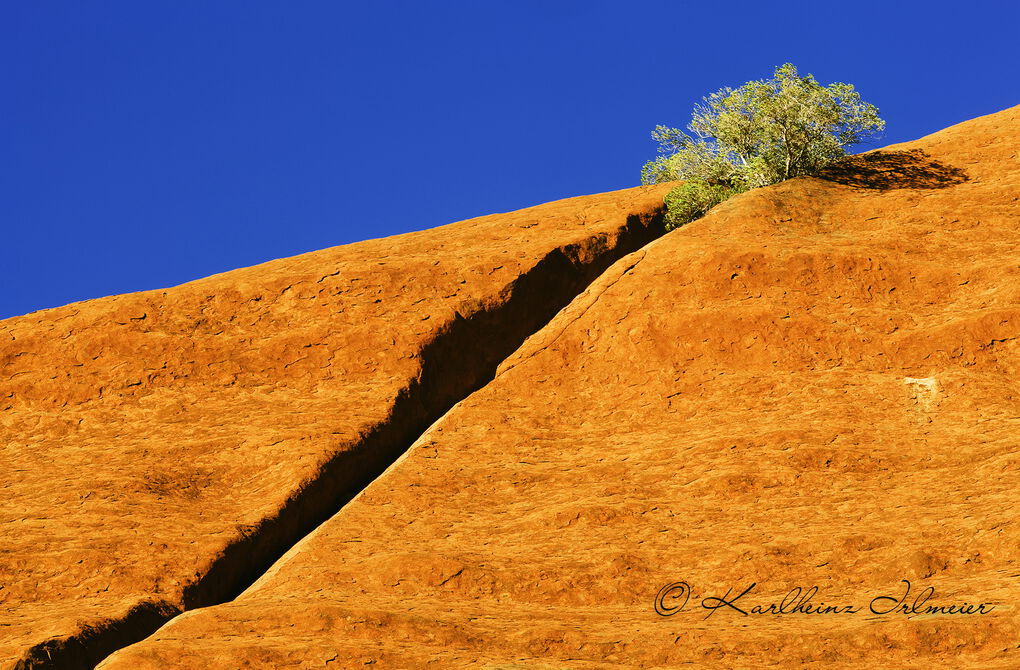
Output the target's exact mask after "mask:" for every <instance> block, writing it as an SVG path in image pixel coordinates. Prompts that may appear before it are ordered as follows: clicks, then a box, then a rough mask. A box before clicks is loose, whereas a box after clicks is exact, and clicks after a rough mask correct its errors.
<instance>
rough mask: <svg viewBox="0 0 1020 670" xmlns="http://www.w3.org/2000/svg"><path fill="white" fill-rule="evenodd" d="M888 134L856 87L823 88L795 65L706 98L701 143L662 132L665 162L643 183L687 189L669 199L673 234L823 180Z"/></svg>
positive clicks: (698, 124)
mask: <svg viewBox="0 0 1020 670" xmlns="http://www.w3.org/2000/svg"><path fill="white" fill-rule="evenodd" d="M884 127H885V122H884V121H882V119H880V118H879V117H878V109H877V108H876V107H875V106H874V105H872V104H870V103H867V102H862V101H861V99H860V96H859V95H858V94H857V92H856V91H855V90H854V87H853V86H851V85H850V84H842V83H834V84H830V85H829V86H822V85H821V84H819V83H818V82H817V81H816V80H815V78H814V77H812V76H811V75H810V74H809V75H807V76H806V77H801V76H799V75H798V74H797V68H795V67H794V66H793V65H791V64H790V63H787V64H785V65H782V66H780V67H777V68H776V70H775V74H774V76H773V77H772V79H769V80H766V81H751V82H748V83H746V84H744V85H743V86H741V87H740V88H738V89H736V90H733V89H730V88H724V89H721V90H719V91H717V92H715V93H713V94H712V95H710V96H708V97H707V98H704V104H698V105H695V108H694V114H693V117H692V119H691V122H690V124H689V125H688V128H689V129H690V131H691V133H693V135H689V134H688V133H686V132H684V131H682V130H680V129H678V128H668V127H666V126H657V127H656V128H655V130H654V131H653V132H652V138H653V139H655V140H656V141H658V142H659V144H660V146H659V153H660V154H662V155H660V156H659V157H658V158H656V159H655V160H653V161H649V162H648V163H646V164H645V166H644V168H643V169H642V170H641V182H642V183H643V184H656V183H660V182H666V181H674V180H683V181H684V182H685V183H684V184H683V185H681V186H678V187H677V188H675V189H673V190H672V191H670V193H669V195H667V196H666V208H667V214H666V222H667V228H670V229H672V228H676V227H678V226H682V225H683V224H685V223H688V222H690V221H693V220H694V219H696V218H698V217H700V216H702V215H704V214H705V212H707V211H708V210H709V209H711V208H712V207H714V206H715V205H717V204H719V203H720V202H722V201H723V200H725V199H726V198H728V197H730V196H732V195H735V194H737V193H741V192H743V191H747V190H749V189H752V188H757V187H759V186H767V185H769V184H775V183H778V182H781V181H783V180H785V179H790V178H792V177H798V176H801V175H810V174H815V173H817V172H818V171H819V170H820V169H821V168H822V167H824V166H825V165H827V164H828V163H831V162H832V161H834V160H836V159H837V158H840V157H841V156H844V155H845V154H846V148H847V147H848V146H851V145H853V144H857V143H858V142H861V141H862V140H864V139H867V138H868V137H871V136H872V135H874V134H875V133H878V132H880V131H881V130H882V129H883V128H884Z"/></svg>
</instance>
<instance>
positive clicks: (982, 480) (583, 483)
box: [50, 108, 1020, 670]
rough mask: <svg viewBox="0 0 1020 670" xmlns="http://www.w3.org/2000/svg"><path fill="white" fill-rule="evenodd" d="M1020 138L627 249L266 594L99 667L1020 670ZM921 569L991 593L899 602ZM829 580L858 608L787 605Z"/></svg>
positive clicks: (955, 588)
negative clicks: (658, 605)
mask: <svg viewBox="0 0 1020 670" xmlns="http://www.w3.org/2000/svg"><path fill="white" fill-rule="evenodd" d="M1018 151H1020V108H1012V109H1009V110H1006V111H1004V112H1001V113H999V114H994V115H991V116H987V117H983V118H979V119H975V120H973V121H970V122H967V123H964V124H961V125H959V126H955V127H953V128H950V129H947V130H945V131H942V132H940V133H936V134H935V135H932V136H929V137H926V138H924V139H922V140H919V141H917V142H913V143H909V144H906V145H900V146H897V147H891V148H890V151H886V152H881V153H879V154H878V155H877V156H875V155H872V156H870V157H864V158H858V159H855V161H854V163H853V165H850V166H848V167H844V168H839V169H835V170H833V171H831V172H830V173H829V174H828V178H827V179H816V178H799V179H795V180H792V181H790V182H787V183H783V184H780V185H777V186H774V187H770V188H766V189H760V190H756V191H752V192H749V193H746V194H744V195H742V196H739V197H737V198H734V199H732V200H730V201H728V202H727V203H724V204H723V205H722V206H720V207H718V208H717V209H716V210H713V211H712V212H711V213H710V215H709V216H707V217H705V218H704V219H702V220H699V221H697V222H695V223H693V224H691V225H689V226H687V227H685V228H682V229H680V230H677V231H674V232H672V233H670V234H669V235H667V236H665V237H663V238H662V239H659V240H658V241H655V242H653V243H651V244H649V245H647V246H646V247H644V248H643V249H641V250H640V251H638V252H636V253H634V254H632V255H630V256H627V257H626V258H624V259H622V260H620V261H619V262H617V263H616V264H615V265H613V266H612V267H611V268H609V270H608V271H606V272H605V273H604V274H603V275H602V276H601V277H600V278H599V279H598V280H597V281H596V282H595V283H594V284H593V285H592V286H591V287H590V288H588V289H587V290H586V291H585V292H584V293H583V294H581V295H580V296H578V297H577V299H575V300H574V301H573V302H572V303H571V304H570V306H569V307H567V308H566V309H565V310H563V311H562V312H560V313H559V314H558V315H557V316H556V318H555V319H554V320H553V321H552V322H551V323H550V324H549V325H548V326H546V327H545V328H543V329H542V330H541V331H540V332H538V333H537V334H535V335H534V336H533V337H531V338H529V339H528V341H527V342H526V343H525V344H524V345H523V346H522V347H521V348H520V349H519V350H518V351H517V352H516V353H515V354H514V355H512V356H511V357H510V358H508V359H507V360H506V361H504V362H503V363H502V364H501V366H500V369H499V372H498V374H497V376H496V379H495V380H494V381H492V382H491V383H489V384H487V385H486V386H485V387H484V388H482V389H481V390H479V391H478V392H476V393H474V394H472V395H471V396H470V397H469V398H467V399H466V400H464V401H462V402H460V403H459V404H458V405H457V406H456V407H454V408H453V409H452V410H451V411H449V412H448V413H447V414H446V415H445V416H444V417H443V418H442V419H441V420H440V421H438V422H437V423H435V424H434V425H433V426H432V427H431V428H429V429H428V430H427V431H426V432H424V434H422V435H421V437H420V438H419V439H418V440H417V442H416V443H415V444H414V446H413V448H412V449H411V450H410V451H409V453H408V454H407V455H406V456H405V457H404V458H403V459H401V460H400V461H399V462H398V463H397V464H396V465H395V466H394V467H392V468H391V469H389V470H388V471H387V472H386V473H385V474H384V475H383V476H381V477H380V478H378V479H377V480H376V481H374V482H373V483H372V484H371V485H370V486H369V487H368V488H367V489H366V490H365V491H364V492H363V493H362V494H360V495H359V496H358V497H357V498H356V499H355V500H354V501H352V502H351V503H350V504H348V505H347V506H346V507H344V509H343V510H342V511H341V512H340V513H338V514H336V515H335V516H334V517H333V518H331V519H330V520H329V521H328V522H327V523H325V524H323V525H322V526H321V527H319V528H318V529H317V530H316V531H315V532H314V533H312V534H311V535H310V536H308V537H306V538H305V539H304V540H302V541H301V542H300V543H299V544H298V545H296V546H295V547H294V549H293V550H291V551H290V552H289V553H288V554H287V555H286V556H285V557H284V558H283V559H282V560H281V561H279V562H277V563H276V564H275V565H274V566H273V567H272V569H270V570H269V571H268V572H267V573H266V574H265V575H264V576H263V577H262V578H261V579H260V580H259V581H258V582H257V583H256V584H255V585H254V586H252V587H251V588H249V589H248V590H247V591H246V592H245V593H244V594H242V595H241V596H240V597H238V598H237V599H236V600H234V601H232V602H229V603H226V604H222V605H219V606H216V607H211V608H207V609H202V610H197V611H195V612H191V613H188V614H185V615H183V616H180V617H178V618H177V619H175V620H174V621H172V622H171V623H170V624H168V625H167V626H165V627H164V628H162V629H161V630H159V631H158V632H157V633H155V634H154V635H152V636H151V637H149V638H148V639H146V640H145V641H144V642H142V643H140V644H137V645H134V646H131V647H128V648H126V649H123V650H122V651H120V652H118V653H116V654H114V655H113V656H112V657H110V658H109V659H108V660H107V661H106V662H105V663H104V664H103V665H102V668H104V670H114V669H117V670H119V669H121V668H161V667H210V668H233V667H274V668H287V667H319V666H326V665H327V664H328V667H341V668H346V667H363V666H364V665H366V664H374V666H373V667H384V668H418V667H479V668H559V667H570V668H605V667H614V668H655V667H680V666H683V667H688V666H690V667H720V668H762V667H806V668H814V667H818V668H822V667H825V668H851V667H853V668H865V667H866V668H873V667H884V666H886V665H890V666H892V665H895V666H896V667H917V668H922V667H923V668H930V667H952V668H1016V667H1020V650H1018V648H1017V639H1018V633H1020V626H1018V623H1020V620H1018V616H1017V613H1016V612H1017V605H1016V602H1017V601H1018V598H1020V588H1018V582H1017V574H1018V573H1020V567H1018V564H1017V562H1018V558H1020V555H1018V539H1017V514H1016V510H1015V504H1014V503H1015V502H1016V491H1018V490H1020V451H1018V442H1017V439H1018V438H1017V435H1018V425H1020V424H1018V421H1020V418H1018V417H1020V411H1018V410H1020V399H1018V393H1020V388H1018V386H1017V382H1016V380H1017V377H1018V374H1020V262H1018V260H1020V253H1018V249H1020V225H1018V221H1020V219H1018V215H1020V203H1018V196H1020V160H1018ZM920 152H923V153H920ZM379 244H380V245H382V244H384V243H379ZM377 248H380V249H381V248H385V247H377ZM509 248H511V249H513V248H515V247H514V246H512V245H511V246H510V247H509ZM322 274H325V273H322ZM468 285H471V282H468ZM128 316H130V315H128ZM245 327H247V326H245ZM273 332H275V333H277V334H278V335H279V336H281V337H282V336H283V335H282V333H284V332H286V331H283V330H280V329H276V330H274V331H273ZM322 336H323V334H321V333H317V334H316V335H315V336H314V337H311V338H308V339H307V340H302V342H305V343H307V342H308V341H318V340H320V339H321V338H322ZM398 350H399V349H398ZM371 372H372V371H369V373H371ZM238 374H240V373H238ZM274 374H275V373H274ZM367 378H371V379H376V378H377V377H375V376H372V375H371V374H368V376H367V377H366V379H367ZM309 397H310V395H309ZM299 410H300V411H301V412H302V417H304V418H302V419H301V420H300V422H301V423H308V424H309V425H311V426H315V425H317V423H316V422H318V421H320V414H321V413H322V412H324V411H328V410H327V408H326V407H323V406H320V405H315V404H311V403H308V404H304V405H302V406H301V407H298V406H293V409H292V410H290V411H294V412H297V411H299ZM287 411H288V408H287V406H286V405H282V406H281V405H276V404H275V403H273V404H269V403H267V404H266V405H265V407H264V410H262V411H260V412H259V414H256V415H254V416H253V418H252V419H251V420H252V421H255V420H256V419H255V417H258V416H261V415H262V413H263V412H264V416H266V417H270V418H271V419H272V420H273V421H277V420H280V417H287V416H289V415H288V414H287ZM155 419H156V417H153V424H152V425H153V426H155V425H159V424H156V422H155ZM108 425H114V423H113V419H111V423H109V424H108ZM139 428H144V429H145V430H147V431H150V430H156V431H158V430H160V429H159V428H150V427H149V426H148V425H146V426H139ZM306 432H313V433H314V431H308V430H307V429H306ZM291 434H293V435H294V436H295V437H294V440H295V442H293V443H288V444H287V445H286V448H283V447H281V453H290V450H292V449H295V448H296V445H299V444H300V442H299V441H297V436H298V435H299V434H300V430H299V426H297V425H295V427H294V432H293V433H291ZM251 448H255V445H253V446H252V447H251ZM299 453H300V450H299ZM107 457H109V456H104V458H107ZM196 465H197V464H196ZM111 470H112V468H107V469H105V470H103V472H111ZM235 490H239V489H238V488H236V487H235ZM245 499H246V500H251V499H256V500H257V499H258V498H257V494H256V496H255V497H254V498H252V496H250V495H247V494H246V498H245ZM189 505H190V506H189V507H188V509H194V508H195V505H194V503H189ZM263 509H264V508H263ZM216 512H217V518H218V517H219V515H220V514H221V512H220V511H219V510H216ZM260 513H264V512H260ZM50 523H52V522H50ZM901 580H909V581H910V583H911V588H912V592H911V595H910V597H909V598H908V601H907V602H908V604H912V605H914V606H915V607H916V608H920V611H924V609H925V608H926V607H928V606H940V607H949V606H951V605H953V604H957V605H959V604H961V603H970V604H971V605H972V606H974V605H976V604H977V603H983V604H985V606H986V608H989V610H988V611H985V610H982V611H979V612H971V613H970V614H959V613H956V614H947V612H948V611H949V610H943V611H937V612H935V613H933V614H929V615H927V616H907V615H906V614H905V613H904V612H903V611H902V610H900V609H897V610H894V611H892V612H890V613H885V610H886V609H887V608H889V607H891V606H892V605H894V604H895V599H898V598H899V597H900V595H901V593H902V591H903V589H904V588H905V586H904V584H903V583H902V582H901ZM678 582H686V583H687V584H689V585H690V588H691V590H692V591H693V595H691V596H690V598H689V600H688V601H687V604H686V606H685V607H684V608H683V609H682V610H680V611H678V612H677V613H675V614H674V615H672V616H669V617H664V616H660V615H659V614H657V613H656V612H655V610H654V609H653V600H654V599H655V597H656V594H657V593H658V592H659V591H660V589H661V588H662V587H664V586H666V585H668V584H671V583H678ZM752 584H754V585H755V586H754V587H753V589H752V590H751V591H750V592H749V593H748V594H746V595H745V596H743V600H740V601H739V605H741V606H742V607H744V608H745V609H747V611H748V615H747V616H743V615H742V614H740V612H738V611H736V610H734V609H733V608H729V607H725V606H724V607H721V608H720V609H718V610H709V609H705V608H704V607H703V605H705V604H709V605H711V604H713V603H714V604H719V601H718V600H711V598H712V597H717V598H730V599H731V600H732V598H734V597H737V596H738V595H739V594H740V593H741V592H742V591H743V590H744V589H746V588H747V587H748V586H750V585H752ZM812 586H817V587H818V590H817V592H815V593H814V594H813V595H812V596H811V600H810V603H811V604H814V605H816V606H820V605H822V604H823V603H824V604H826V605H833V606H836V607H837V608H840V609H841V610H842V612H841V613H840V614H835V613H832V612H829V613H827V614H813V613H808V612H806V611H804V608H803V605H804V602H803V598H801V605H802V609H801V611H799V612H789V611H787V610H789V609H791V608H792V607H793V606H792V605H791V604H790V603H789V602H788V603H787V605H786V606H785V607H783V608H782V609H783V611H784V613H782V614H776V613H775V611H776V610H777V609H781V608H780V603H782V601H783V599H784V597H785V596H786V594H788V593H790V592H791V591H794V590H795V589H797V588H798V587H799V588H801V589H802V591H801V596H802V597H803V596H805V595H806V592H807V591H808V590H809V589H810V587H812ZM927 587H932V588H933V589H934V595H933V596H931V597H930V598H929V599H928V601H927V603H925V602H923V601H922V602H920V603H919V604H918V601H916V600H915V597H914V596H915V595H916V594H918V593H919V592H922V590H923V589H925V588H927ZM678 589H679V587H677V588H676V589H674V590H672V591H670V592H669V595H671V596H679V595H681V594H682V592H681V591H680V590H678ZM794 592H795V591H794ZM727 593H728V594H729V595H728V596H727ZM795 593H796V592H795ZM883 596H888V597H890V598H892V599H893V600H875V599H876V598H882V597H883ZM706 599H707V600H706ZM682 602H683V599H682V598H675V597H670V598H667V599H666V600H665V601H664V603H663V604H664V605H665V606H666V607H676V606H678V605H679V604H681V603H682ZM770 603H775V605H774V606H773V608H772V610H771V613H766V614H753V613H752V611H751V609H750V608H753V607H754V606H758V607H759V609H760V610H763V611H765V612H769V604H770ZM870 606H877V608H878V609H877V611H878V612H880V613H878V614H875V613H872V612H870V611H869V607H870ZM846 607H851V608H854V609H855V610H856V611H855V613H848V612H847V611H846V610H845V608H846Z"/></svg>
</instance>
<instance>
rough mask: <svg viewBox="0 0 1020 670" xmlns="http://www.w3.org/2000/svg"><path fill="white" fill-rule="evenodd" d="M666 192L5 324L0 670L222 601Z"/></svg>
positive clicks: (43, 661) (543, 313) (631, 235)
mask: <svg viewBox="0 0 1020 670" xmlns="http://www.w3.org/2000/svg"><path fill="white" fill-rule="evenodd" d="M667 188H668V187H662V186H659V187H642V188H637V189H630V190H625V191H618V192H615V193H607V194H603V195H598V196H590V197H583V198H573V199H569V200H563V201H559V202H554V203H550V204H547V205H542V206H539V207H534V208H530V209H526V210H521V211H519V212H514V213H510V214H498V215H492V216H488V217H481V218H478V219H472V220H469V221H463V222H460V223H456V224H451V225H448V226H444V227H441V228H437V229H434V230H429V231H425V232H420V233H412V234H408V235H401V236H397V237H391V238H386V239H381V240H372V241H368V242H362V243H358V244H353V245H348V246H343V247H336V248H333V249H327V250H324V251H319V252H314V253H309V254H304V255H301V256H296V257H294V258H288V259H283V260H278V261H273V262H270V263H266V264H264V265H260V266H257V267H252V268H247V269H242V270H236V271H233V272H228V273H225V274H221V275H216V276H213V277H209V278H207V279H202V280H199V281H196V282H192V283H189V284H185V285H183V286H179V287H176V288H173V289H168V290H165V291H150V292H146V293H138V294H132V295H122V296H115V297H110V298H104V299H100V300H93V301H88V302H83V303H77V304H73V305H68V306H66V307H61V308H58V309H51V310H45V311H42V312H36V313H33V314H29V315H27V316H24V317H18V318H14V319H8V320H6V321H2V322H0V448H2V450H3V452H2V459H0V486H2V492H3V496H2V498H0V667H11V666H12V665H14V664H16V663H19V659H21V660H20V665H21V666H22V667H92V666H93V665H94V664H95V663H96V662H98V661H99V660H100V659H101V658H103V657H104V656H105V655H107V654H108V653H110V652H111V651H113V650H114V649H116V648H118V647H120V646H123V645H125V644H128V643H129V642H132V641H134V640H137V639H140V638H141V637H143V636H144V635H146V634H148V633H149V632H151V631H152V630H154V629H155V628H156V627H157V626H158V625H160V624H161V623H162V622H163V621H165V620H166V619H167V618H169V617H171V616H173V615H175V614H177V613H178V612H180V611H181V610H182V609H183V608H192V607H196V606H202V605H209V604H213V603H216V602H221V601H223V600H226V599H230V598H232V597H234V596H235V595H236V594H237V592H238V591H240V589H242V588H243V587H244V586H246V585H247V584H249V583H250V582H251V580H252V579H254V577H255V576H257V575H258V574H259V573H260V572H262V571H264V570H265V569H266V568H267V567H268V566H269V565H270V564H271V563H272V561H273V560H275V559H276V558H278V557H279V555H280V554H281V553H282V552H283V551H284V550H285V549H286V548H287V547H288V546H290V544H292V543H293V542H294V541H296V540H297V539H299V538H300V537H301V536H302V535H304V534H305V533H307V532H308V531H310V530H311V529H313V528H314V527H315V526H316V525H317V524H318V523H320V522H321V521H323V520H324V519H326V518H328V517H329V516H330V515H331V514H333V513H334V512H335V511H336V510H337V509H339V507H340V506H341V504H342V503H343V502H344V501H346V500H348V499H349V498H350V496H351V495H353V493H354V492H356V491H357V490H359V489H360V488H361V487H362V486H363V485H364V484H365V483H367V482H368V481H370V480H371V479H372V478H373V477H375V476H377V475H378V474H379V473H380V472H381V471H382V470H383V468H385V467H386V466H387V465H388V464H389V463H391V462H392V460H393V459H394V458H396V457H397V456H398V455H399V454H400V453H401V452H402V451H403V450H405V449H406V448H407V447H408V445H409V444H410V443H411V441H412V440H413V439H414V438H415V437H417V436H418V435H420V434H421V432H422V431H423V430H424V429H425V428H426V427H427V426H428V425H429V424H430V423H431V422H432V421H434V420H435V419H437V418H438V417H439V416H441V414H442V413H443V412H445V411H446V410H447V409H448V408H449V407H450V406H451V405H452V404H453V403H454V402H456V401H457V400H459V399H461V398H462V397H464V396H465V395H467V394H468V393H470V392H471V391H473V390H474V389H476V388H477V387H479V386H481V385H482V384H484V383H485V382H486V381H488V380H489V379H490V378H491V376H492V374H493V373H494V371H495V368H496V365H497V364H498V363H499V362H500V361H501V360H502V359H504V358H505V357H506V356H507V355H509V354H510V353H511V352H512V351H513V350H514V349H515V348H517V347H518V346H519V345H520V344H521V342H522V341H523V339H524V338H525V337H526V336H527V335H529V334H531V333H533V332H535V331H536V330H537V329H539V328H540V327H541V326H542V325H543V324H544V323H545V322H546V321H548V320H549V319H550V318H551V317H552V316H553V315H554V314H555V313H556V312H557V310H559V309H560V308H561V307H563V306H564V305H566V304H567V302H569V300H570V299H571V298H573V297H574V296H576V295H577V293H578V292H580V291H581V290H582V289H583V288H584V287H585V286H586V285H587V284H588V283H589V282H590V281H591V280H592V279H594V278H595V277H597V276H598V275H599V273H601V272H602V271H603V270H604V269H605V268H606V267H608V265H610V264H611V263H612V262H613V261H615V260H616V259H618V258H619V257H621V256H622V255H624V254H626V253H628V252H630V251H633V250H635V249H637V248H639V247H641V246H642V245H643V244H645V243H647V242H648V241H650V240H651V239H653V238H654V237H655V236H657V235H659V234H661V232H662V230H661V220H660V219H659V218H657V214H656V213H657V212H658V211H659V210H660V208H661V202H662V196H663V194H664V193H665V190H666V189H667Z"/></svg>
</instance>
